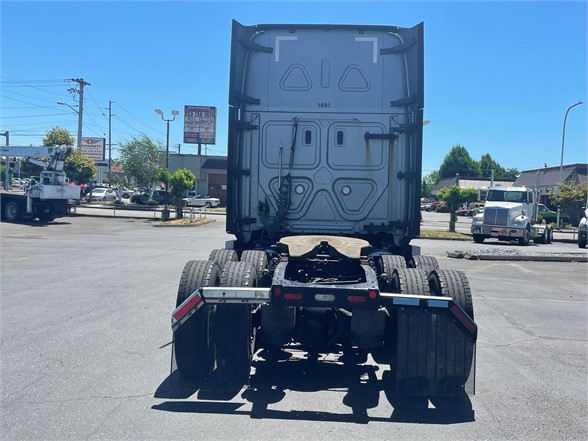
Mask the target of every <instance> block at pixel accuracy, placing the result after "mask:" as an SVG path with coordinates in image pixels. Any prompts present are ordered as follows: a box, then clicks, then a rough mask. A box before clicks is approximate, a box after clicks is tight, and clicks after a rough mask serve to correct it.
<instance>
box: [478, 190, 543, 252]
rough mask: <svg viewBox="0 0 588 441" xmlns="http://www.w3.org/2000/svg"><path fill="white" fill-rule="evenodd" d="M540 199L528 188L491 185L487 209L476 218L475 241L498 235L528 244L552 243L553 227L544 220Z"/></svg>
mask: <svg viewBox="0 0 588 441" xmlns="http://www.w3.org/2000/svg"><path fill="white" fill-rule="evenodd" d="M537 204H538V199H537V197H536V194H535V192H534V191H533V190H532V189H529V188H526V187H490V188H489V189H488V195H487V196H486V202H485V204H484V211H483V212H482V213H480V214H478V215H476V216H474V218H473V219H472V226H471V232H472V236H473V238H474V242H476V243H482V242H484V239H488V238H494V239H498V240H505V241H518V243H519V244H520V245H528V244H529V241H530V240H533V241H534V242H537V243H542V244H548V243H551V242H552V240H553V228H552V227H551V225H548V224H546V223H545V222H544V221H543V222H540V221H539V218H538V210H537Z"/></svg>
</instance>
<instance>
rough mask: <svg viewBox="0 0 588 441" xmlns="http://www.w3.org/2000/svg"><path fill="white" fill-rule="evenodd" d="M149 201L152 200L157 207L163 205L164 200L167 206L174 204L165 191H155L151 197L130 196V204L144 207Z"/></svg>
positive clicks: (145, 194)
mask: <svg viewBox="0 0 588 441" xmlns="http://www.w3.org/2000/svg"><path fill="white" fill-rule="evenodd" d="M149 199H153V200H154V201H156V202H157V204H158V205H163V204H165V201H166V200H167V203H168V204H173V202H174V201H173V198H172V196H171V195H170V194H169V193H166V191H165V190H155V191H154V192H153V195H150V194H149V193H141V194H134V195H133V196H131V203H133V204H139V205H145V204H146V203H147V201H149Z"/></svg>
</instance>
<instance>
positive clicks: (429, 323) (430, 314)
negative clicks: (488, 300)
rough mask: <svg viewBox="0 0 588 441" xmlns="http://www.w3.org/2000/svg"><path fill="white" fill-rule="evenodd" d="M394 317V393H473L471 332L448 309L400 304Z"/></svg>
mask: <svg viewBox="0 0 588 441" xmlns="http://www.w3.org/2000/svg"><path fill="white" fill-rule="evenodd" d="M457 312H458V313H459V311H457ZM397 319H398V321H397V326H398V328H397V330H398V332H397V346H396V357H395V363H394V366H393V372H394V373H395V380H396V381H395V392H396V393H397V394H399V395H411V396H428V397H455V396H459V395H463V393H464V392H466V393H467V394H468V395H474V393H475V366H476V333H475V332H472V330H471V329H467V328H466V327H465V326H463V325H462V323H460V321H459V320H457V319H456V316H455V314H454V313H452V311H450V310H449V309H433V308H430V309H428V310H422V309H416V308H415V309H412V308H401V309H398V310H397Z"/></svg>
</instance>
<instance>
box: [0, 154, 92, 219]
mask: <svg viewBox="0 0 588 441" xmlns="http://www.w3.org/2000/svg"><path fill="white" fill-rule="evenodd" d="M71 151H72V147H68V146H56V147H18V146H15V147H12V146H6V147H0V153H1V155H2V156H6V157H13V156H14V157H22V158H35V157H43V158H45V157H49V158H51V159H50V161H49V163H44V162H41V161H37V160H32V159H30V160H31V161H33V162H35V163H37V164H39V165H42V166H43V168H44V170H43V171H42V172H41V175H40V176H39V182H37V183H36V184H33V185H29V186H27V187H25V188H23V190H21V191H2V193H1V194H0V196H1V201H2V203H1V206H2V207H1V208H2V212H1V214H2V219H3V220H6V221H9V222H18V221H20V220H24V219H35V218H38V219H39V220H40V221H42V222H49V221H52V220H54V219H55V218H58V217H62V216H65V215H66V214H67V209H68V201H69V200H79V199H80V187H79V186H77V185H70V184H69V182H68V181H67V179H66V177H65V172H64V171H63V164H64V160H65V158H66V156H67V155H69V154H70V153H71ZM7 163H8V161H7ZM7 168H8V167H7Z"/></svg>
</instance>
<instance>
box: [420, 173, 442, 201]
mask: <svg viewBox="0 0 588 441" xmlns="http://www.w3.org/2000/svg"><path fill="white" fill-rule="evenodd" d="M438 182H439V172H438V171H432V172H431V173H429V174H427V175H425V176H423V180H422V181H421V196H422V197H424V198H430V197H431V196H432V195H431V191H432V190H433V188H434V187H435V185H437V183H438Z"/></svg>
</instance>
